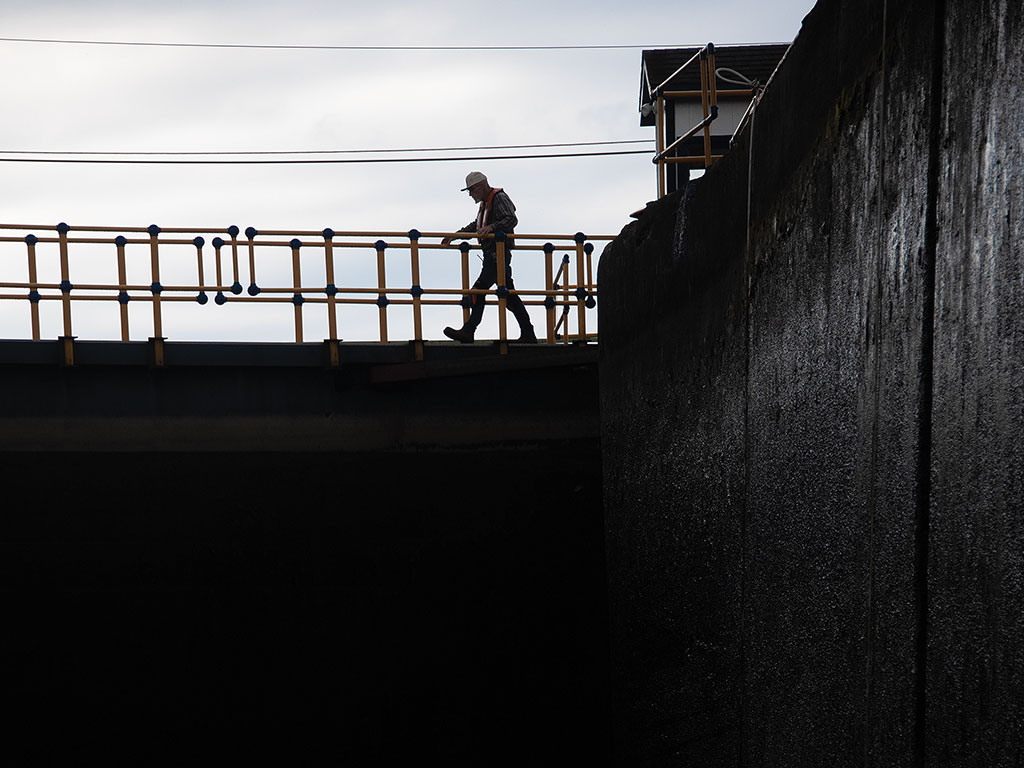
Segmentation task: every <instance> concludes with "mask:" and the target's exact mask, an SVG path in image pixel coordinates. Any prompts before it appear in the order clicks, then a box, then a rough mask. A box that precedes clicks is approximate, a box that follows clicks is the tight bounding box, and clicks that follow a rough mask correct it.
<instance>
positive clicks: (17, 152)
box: [0, 139, 654, 159]
mask: <svg viewBox="0 0 1024 768" xmlns="http://www.w3.org/2000/svg"><path fill="white" fill-rule="evenodd" d="M652 141H654V139H627V140H620V141H569V142H557V143H550V144H494V145H490V146H478V147H406V148H404V149H394V148H389V149H288V150H252V151H230V152H229V151H224V152H208V151H203V152H124V151H115V152H100V151H70V152H63V151H58V150H41V149H39V150H37V149H3V150H0V155H72V156H80V155H133V156H136V157H150V156H157V155H159V156H182V155H187V156H196V155H209V156H213V155H219V156H227V155H236V156H237V155H369V154H384V153H394V152H473V151H482V150H495V149H542V148H543V149H549V148H554V147H595V146H609V145H618V144H649V143H651V142H652ZM467 159H472V158H467Z"/></svg>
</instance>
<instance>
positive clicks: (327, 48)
mask: <svg viewBox="0 0 1024 768" xmlns="http://www.w3.org/2000/svg"><path fill="white" fill-rule="evenodd" d="M0 42H4V43H57V44H62V45H119V46H139V47H153V48H245V49H257V50H286V51H583V50H629V49H634V50H637V49H642V48H685V47H686V46H683V45H633V44H623V45H598V44H595V45H257V44H249V43H157V42H144V41H133V40H58V39H51V38H41V37H0Z"/></svg>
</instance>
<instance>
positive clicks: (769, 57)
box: [640, 43, 789, 194]
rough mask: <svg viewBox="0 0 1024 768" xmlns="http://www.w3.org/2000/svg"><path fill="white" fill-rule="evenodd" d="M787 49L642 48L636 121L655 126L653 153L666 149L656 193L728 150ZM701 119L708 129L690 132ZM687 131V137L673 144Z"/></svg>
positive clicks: (764, 46)
mask: <svg viewBox="0 0 1024 768" xmlns="http://www.w3.org/2000/svg"><path fill="white" fill-rule="evenodd" d="M788 48H789V43H768V44H758V45H725V46H715V45H713V44H711V43H708V44H707V45H706V46H705V47H703V48H666V49H656V50H645V51H644V52H643V54H642V59H641V69H640V125H651V126H656V127H657V128H658V130H659V137H658V138H659V145H658V151H659V153H660V152H662V151H663V150H668V151H665V152H664V155H665V162H664V163H660V164H659V185H658V186H659V194H666V193H668V192H672V191H673V190H675V189H677V188H678V187H679V186H680V185H681V184H683V183H685V182H686V181H687V180H688V179H689V176H690V169H691V168H695V167H696V168H706V167H707V166H708V165H710V164H711V163H712V162H714V160H715V159H717V158H718V157H721V155H722V154H723V153H724V152H725V151H726V150H727V149H728V148H729V142H730V140H731V139H732V136H733V134H734V133H735V131H736V129H737V127H738V126H739V124H740V122H741V120H742V119H743V117H744V115H745V114H746V112H747V110H748V109H749V107H750V104H751V101H752V100H753V98H754V97H755V96H756V95H757V94H758V93H759V91H760V88H762V87H763V86H764V84H765V83H767V82H768V79H769V78H770V77H771V75H772V73H773V72H774V71H775V68H776V67H777V66H778V65H779V62H780V61H781V60H782V57H783V55H784V54H785V53H786V50H787V49H788ZM712 71H713V74H714V76H713V77H712ZM659 97H660V98H661V105H660V108H661V110H662V111H661V112H660V113H659ZM712 107H717V109H712ZM659 115H660V121H659ZM659 122H661V125H659ZM702 123H705V124H706V125H707V129H708V130H707V131H705V130H703V129H702V128H700V129H698V130H697V131H692V129H694V128H695V126H701V124H702ZM690 132H692V133H693V135H692V136H690V137H689V138H686V139H684V140H683V141H681V142H679V143H678V144H675V146H673V144H674V143H675V142H676V140H677V139H679V138H680V137H682V136H684V135H686V134H687V133H690ZM705 133H706V134H707V140H706V139H705ZM663 174H664V178H663Z"/></svg>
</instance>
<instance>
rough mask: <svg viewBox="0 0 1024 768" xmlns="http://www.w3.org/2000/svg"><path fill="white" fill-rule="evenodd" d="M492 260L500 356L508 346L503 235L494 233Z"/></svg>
mask: <svg viewBox="0 0 1024 768" xmlns="http://www.w3.org/2000/svg"><path fill="white" fill-rule="evenodd" d="M494 248H495V251H494V258H495V260H496V262H497V266H498V287H497V294H498V339H500V341H501V342H502V343H501V344H500V345H499V348H500V351H501V354H503V355H504V354H506V353H507V352H508V346H507V345H506V344H505V343H504V342H505V341H507V340H508V318H506V317H505V303H506V299H505V297H506V296H507V295H508V288H506V287H505V233H504V232H496V233H495V235H494Z"/></svg>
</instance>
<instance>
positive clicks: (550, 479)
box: [0, 344, 608, 766]
mask: <svg viewBox="0 0 1024 768" xmlns="http://www.w3.org/2000/svg"><path fill="white" fill-rule="evenodd" d="M3 346H4V345H2V344H0V351H4V350H3V349H2V348H3ZM207 346H215V345H207ZM480 346H481V345H473V347H471V348H468V349H467V348H460V347H459V346H458V345H447V347H446V348H445V349H441V350H434V349H431V350H428V360H427V361H426V364H424V365H421V364H417V363H403V362H401V361H400V360H391V361H390V363H389V361H388V360H389V355H390V352H389V350H388V349H386V348H383V347H382V346H381V345H373V347H372V348H371V349H368V350H364V352H365V353H366V354H365V358H366V359H363V360H362V362H360V361H359V360H356V359H353V357H354V356H355V352H353V351H352V350H351V349H350V348H346V349H345V350H343V352H344V355H343V358H344V360H343V365H342V366H341V368H340V369H339V370H328V369H326V368H325V367H324V365H323V364H320V365H317V364H315V363H314V364H311V365H302V364H300V363H301V362H302V359H301V356H300V357H299V358H294V355H295V354H296V351H295V349H294V348H292V347H291V346H290V345H286V348H275V349H276V351H275V350H271V351H268V350H264V349H260V348H257V349H253V348H248V347H247V348H246V349H242V350H237V349H236V350H234V351H232V348H231V347H230V345H228V346H221V347H219V348H216V349H208V348H206V347H204V348H203V349H199V350H196V349H189V348H186V347H183V346H176V347H174V356H173V359H172V356H171V355H169V356H168V359H169V361H171V362H173V363H174V364H169V365H168V367H167V368H166V369H163V370H156V369H153V368H148V367H147V366H146V365H145V362H144V360H145V356H144V355H143V357H142V362H141V363H140V364H128V363H127V362H126V360H125V358H124V356H125V355H126V354H129V353H131V352H132V350H131V349H126V348H123V347H121V346H119V345H113V346H112V347H111V348H102V349H101V348H100V347H89V346H83V347H82V349H81V350H80V351H81V353H82V354H81V355H80V356H78V357H77V358H76V359H78V360H80V361H81V364H80V365H78V366H76V367H75V368H63V367H60V366H59V365H57V364H56V362H46V360H40V361H37V362H36V363H34V364H29V363H26V362H24V360H25V359H26V357H25V355H28V354H29V352H32V354H35V352H36V351H37V350H38V349H39V348H38V347H35V346H33V347H32V348H31V350H29V351H25V350H22V351H21V352H19V353H18V355H15V353H14V352H12V351H10V350H6V351H7V353H9V358H15V357H17V358H18V359H20V360H22V362H20V363H9V364H6V365H4V364H0V392H2V393H3V398H2V400H3V404H2V405H0V489H2V494H3V498H4V504H3V505H2V508H0V601H2V603H0V605H2V618H3V626H4V629H3V632H2V633H0V652H2V654H3V658H4V660H5V665H4V675H3V686H2V690H3V693H2V694H0V702H2V703H3V705H4V711H5V712H6V713H7V715H6V720H5V725H6V730H5V733H6V735H7V745H8V754H16V752H14V751H13V750H15V745H16V744H18V743H19V742H20V739H18V738H17V737H18V735H19V734H24V735H29V734H32V738H33V739H34V740H33V741H31V743H30V746H31V749H30V751H29V752H28V753H27V754H28V757H26V759H25V761H24V763H20V762H18V760H15V763H17V764H29V765H34V764H40V763H44V764H45V763H47V762H55V763H64V762H67V760H66V759H59V758H58V757H57V755H62V754H64V750H66V749H73V750H74V752H75V761H79V762H80V761H81V759H82V757H83V756H84V755H97V756H102V757H103V758H104V759H105V760H108V761H109V760H110V758H111V756H112V755H118V756H119V755H121V754H123V753H127V754H126V759H123V760H122V759H115V760H114V762H125V763H131V764H151V763H158V764H164V763H175V764H176V763H190V762H195V761H196V758H197V756H199V755H202V758H200V762H209V761H211V760H212V761H213V762H223V763H225V764H234V763H236V762H239V757H240V756H241V755H243V754H247V753H249V752H256V753H257V754H259V755H260V757H261V758H262V760H261V762H266V758H267V755H268V754H270V750H271V749H272V748H273V746H276V747H278V748H280V747H281V746H282V745H283V747H284V750H285V751H284V754H283V755H281V756H275V759H274V760H272V762H279V763H280V764H287V765H292V764H307V763H315V762H320V761H322V762H325V763H332V764H333V763H343V764H353V765H390V764H399V765H413V764H416V765H419V764H426V765H434V764H438V765H441V764H443V765H517V766H518V765H565V764H568V763H571V762H573V761H575V760H583V761H584V762H586V763H587V764H596V765H600V764H602V763H603V762H604V761H605V760H606V759H607V754H608V748H607V742H608V720H607V682H606V681H607V629H606V627H607V613H606V599H605V575H604V557H603V549H604V540H603V525H602V513H601V509H602V505H601V469H600V442H599V440H598V436H597V427H598V417H597V370H596V364H595V362H594V360H593V356H592V355H591V356H590V357H591V359H590V360H586V359H585V358H586V357H587V355H584V356H583V358H579V355H576V356H575V357H576V358H577V362H581V363H582V364H580V365H571V364H569V365H562V364H558V365H553V366H551V365H548V363H550V362H551V360H550V359H547V360H546V359H545V358H546V357H548V358H549V357H550V356H546V353H545V352H544V351H543V350H541V351H539V352H536V351H529V350H527V351H524V352H522V353H520V354H517V350H516V349H513V350H512V351H511V352H510V355H509V357H508V358H507V359H501V360H499V359H498V357H497V355H496V354H495V352H494V350H493V349H490V348H481V349H480V350H477V349H476V347H480ZM448 347H450V348H452V350H454V353H457V354H455V355H454V356H455V357H457V358H458V359H451V360H447V361H445V360H440V361H439V362H438V363H437V365H433V364H432V363H431V362H430V358H433V357H438V356H443V353H444V352H445V351H446V350H447V348H448ZM282 350H283V351H282ZM43 351H45V347H44V348H43ZM143 351H144V350H143ZM169 351H171V350H170V348H169ZM300 351H301V350H300ZM449 351H451V350H449ZM562 351H563V352H568V354H567V355H566V356H565V357H564V360H563V362H565V361H571V360H572V359H573V358H574V354H573V353H572V351H571V350H569V351H567V350H564V349H563V350H562ZM356 352H358V350H356ZM435 352H436V354H433V353H435ZM185 353H190V354H191V355H192V357H191V358H189V356H188V355H187V354H185ZM454 353H453V354H454ZM477 353H479V354H477ZM19 355H20V357H19ZM204 355H207V356H208V358H207V359H206V362H205V363H204V362H203V359H204ZM282 355H285V357H286V358H287V359H282V357H281V356H282ZM288 356H293V357H292V358H288ZM289 359H290V360H291V362H290V363H289ZM210 360H218V361H219V363H220V364H219V365H211V364H210ZM228 360H233V361H234V364H227V361H228ZM39 730H42V731H43V732H44V735H43V736H42V737H40V738H38V739H37V738H36V736H35V734H36V733H37V732H38V731H39ZM138 739H141V740H142V741H143V742H144V744H143V746H142V747H141V749H140V748H139V747H138V745H137V740H138ZM210 742H212V744H211V743H210ZM172 755H174V757H173V758H172V757H171V756H172ZM213 755H217V756H218V758H222V759H215V758H213ZM242 762H254V761H252V760H242Z"/></svg>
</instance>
